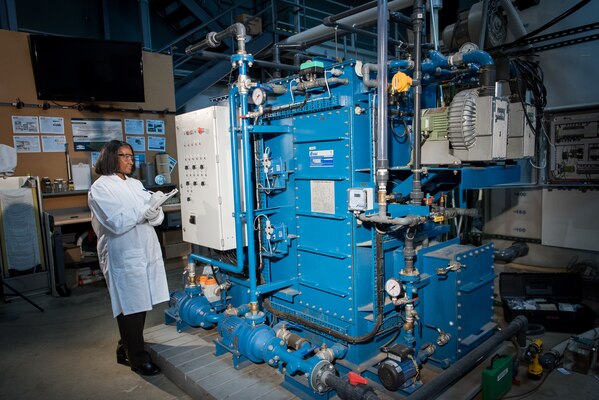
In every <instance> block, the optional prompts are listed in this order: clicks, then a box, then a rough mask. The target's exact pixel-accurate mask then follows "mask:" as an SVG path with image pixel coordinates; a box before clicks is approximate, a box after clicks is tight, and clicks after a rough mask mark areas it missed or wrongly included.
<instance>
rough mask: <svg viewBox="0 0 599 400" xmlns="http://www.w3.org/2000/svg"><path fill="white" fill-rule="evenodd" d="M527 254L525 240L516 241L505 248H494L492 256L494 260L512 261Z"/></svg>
mask: <svg viewBox="0 0 599 400" xmlns="http://www.w3.org/2000/svg"><path fill="white" fill-rule="evenodd" d="M527 254H528V245H527V244H526V243H525V242H520V241H516V242H514V243H512V245H511V246H510V247H507V248H505V249H495V251H494V252H493V256H494V257H495V260H499V261H505V262H508V263H509V262H512V261H514V260H515V259H516V258H518V257H523V256H525V255H527Z"/></svg>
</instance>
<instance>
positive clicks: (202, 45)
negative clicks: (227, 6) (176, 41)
mask: <svg viewBox="0 0 599 400" xmlns="http://www.w3.org/2000/svg"><path fill="white" fill-rule="evenodd" d="M245 34H246V33H245V25H243V24H242V23H241V22H237V23H235V24H233V25H231V26H229V27H228V28H226V29H224V30H222V31H220V32H210V33H208V35H207V36H206V39H204V40H202V41H201V42H199V43H196V44H192V45H190V46H187V48H186V49H185V54H187V55H188V56H190V55H192V54H193V53H196V52H198V51H200V50H204V49H206V48H208V47H218V46H219V45H220V43H221V41H222V40H223V39H224V38H226V37H229V36H232V37H234V38H235V40H236V41H237V53H238V54H245Z"/></svg>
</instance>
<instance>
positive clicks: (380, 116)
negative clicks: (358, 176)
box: [376, 0, 389, 217]
mask: <svg viewBox="0 0 599 400" xmlns="http://www.w3.org/2000/svg"><path fill="white" fill-rule="evenodd" d="M377 4H378V6H377V10H378V15H377V18H378V20H377V36H378V39H377V53H378V54H377V64H378V65H379V66H380V68H379V71H378V74H377V84H378V88H377V97H378V99H379V101H378V103H377V121H376V122H377V129H376V181H377V185H378V206H379V215H380V216H381V217H385V216H386V215H387V182H388V180H389V170H388V168H389V158H388V148H387V144H388V143H387V140H388V137H387V130H388V121H387V107H388V104H389V98H388V97H387V49H388V47H387V37H388V32H387V31H388V29H389V21H388V20H389V11H388V10H387V1H386V0H378V3H377Z"/></svg>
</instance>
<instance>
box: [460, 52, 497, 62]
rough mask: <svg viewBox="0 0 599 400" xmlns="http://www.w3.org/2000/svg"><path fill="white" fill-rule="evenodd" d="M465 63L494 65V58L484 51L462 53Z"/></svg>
mask: <svg viewBox="0 0 599 400" xmlns="http://www.w3.org/2000/svg"><path fill="white" fill-rule="evenodd" d="M461 54H462V58H463V60H464V62H465V63H474V64H478V65H493V64H495V63H494V62H493V57H491V55H490V54H489V53H487V52H486V51H483V50H472V51H469V52H467V53H461Z"/></svg>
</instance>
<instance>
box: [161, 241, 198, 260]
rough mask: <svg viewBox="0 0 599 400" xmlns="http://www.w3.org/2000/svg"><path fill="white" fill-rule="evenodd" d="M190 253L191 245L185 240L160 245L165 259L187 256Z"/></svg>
mask: <svg viewBox="0 0 599 400" xmlns="http://www.w3.org/2000/svg"><path fill="white" fill-rule="evenodd" d="M189 253H191V245H190V244H189V243H186V242H180V243H172V244H167V245H164V246H162V255H163V256H164V258H166V259H170V258H177V257H187V256H188V255H189Z"/></svg>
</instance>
